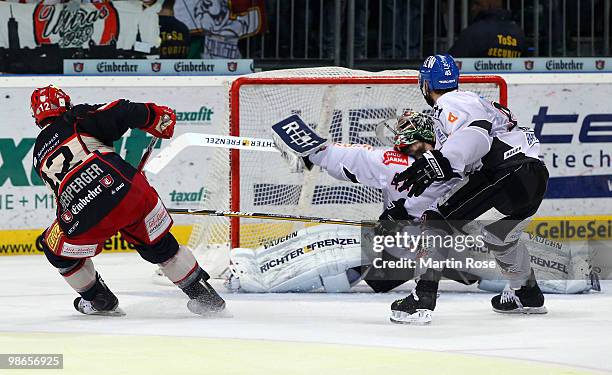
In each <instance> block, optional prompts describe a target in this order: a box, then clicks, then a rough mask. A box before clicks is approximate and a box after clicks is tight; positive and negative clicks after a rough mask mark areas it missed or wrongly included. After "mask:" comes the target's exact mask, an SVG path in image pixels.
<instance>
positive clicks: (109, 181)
mask: <svg viewBox="0 0 612 375" xmlns="http://www.w3.org/2000/svg"><path fill="white" fill-rule="evenodd" d="M114 182H115V180H113V177H112V176H111V175H110V174H107V175H106V176H104V177H102V179H101V180H100V183H101V184H102V186H104V187H105V188H109V187H111V186H112V185H113V183H114Z"/></svg>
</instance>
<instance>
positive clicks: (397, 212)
mask: <svg viewBox="0 0 612 375" xmlns="http://www.w3.org/2000/svg"><path fill="white" fill-rule="evenodd" d="M404 203H406V199H404V198H402V199H398V200H396V201H393V202H391V204H389V206H388V207H387V208H386V209H385V210H384V211H383V213H382V214H380V216H379V217H378V223H377V224H376V227H375V228H374V233H376V234H377V235H382V236H386V235H391V234H395V233H396V232H398V231H399V230H400V229H401V226H402V223H401V222H402V221H406V220H413V219H414V218H413V217H412V216H410V215H409V214H408V211H406V207H404Z"/></svg>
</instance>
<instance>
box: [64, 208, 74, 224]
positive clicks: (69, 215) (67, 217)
mask: <svg viewBox="0 0 612 375" xmlns="http://www.w3.org/2000/svg"><path fill="white" fill-rule="evenodd" d="M73 218H74V217H73V216H72V212H70V211H66V212H64V213H63V214H62V221H63V222H64V223H69V222H71V221H72V219H73Z"/></svg>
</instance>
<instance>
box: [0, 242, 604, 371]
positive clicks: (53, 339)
mask: <svg viewBox="0 0 612 375" xmlns="http://www.w3.org/2000/svg"><path fill="white" fill-rule="evenodd" d="M94 262H95V264H96V266H97V268H98V270H99V272H100V273H101V274H102V276H103V278H104V279H105V281H106V282H107V284H108V285H109V286H110V288H111V289H112V290H113V291H114V292H115V294H117V296H118V297H119V300H120V306H122V308H123V309H124V310H125V311H126V313H127V316H125V317H119V318H117V317H114V318H109V317H89V316H83V315H81V314H79V313H77V312H76V311H75V310H74V308H73V307H72V300H73V299H74V298H75V297H76V294H75V293H74V292H73V291H72V290H71V289H70V288H69V287H68V285H67V284H65V282H64V281H63V280H62V279H61V277H60V276H59V275H58V274H57V272H56V271H55V270H54V269H53V268H52V267H51V266H50V265H49V264H48V263H47V261H46V260H45V259H44V257H42V256H21V257H3V258H2V259H1V260H0V285H1V286H2V287H1V289H0V332H1V333H0V353H63V354H64V370H45V371H42V370H19V371H14V370H0V373H1V374H4V373H7V374H24V373H30V372H29V371H31V373H35V374H41V375H42V374H46V373H62V374H68V373H70V374H109V375H111V374H113V375H114V374H164V375H171V374H213V375H216V374H219V375H224V374H276V373H282V374H316V375H321V374H328V373H329V374H332V373H333V374H362V373H364V374H365V373H368V374H381V375H382V374H385V375H386V374H389V375H395V374H444V373H448V374H460V373H467V372H469V373H471V374H478V373H491V374H504V373H508V374H510V373H512V374H515V375H516V374H531V373H534V374H544V373H555V374H556V373H562V374H569V373H572V374H573V373H593V372H595V373H598V372H612V294H610V292H609V290H612V289H610V288H612V284H610V283H604V285H603V287H604V292H603V293H591V294H587V295H577V296H565V295H547V307H548V310H549V313H548V314H547V315H543V316H506V315H500V314H496V313H493V312H492V311H491V308H490V304H489V299H490V298H491V296H492V294H490V293H484V292H476V291H475V290H474V289H472V288H467V287H466V288H455V287H453V289H454V291H448V292H443V293H442V295H441V297H440V298H439V300H438V307H437V309H436V312H435V315H434V321H433V323H432V324H431V325H430V326H424V327H419V326H406V325H394V324H391V323H389V321H388V311H389V305H390V303H391V302H392V301H393V300H395V299H397V298H401V297H403V295H404V294H405V292H406V290H407V289H410V288H411V287H412V285H413V284H410V285H407V286H406V287H405V288H403V290H402V292H401V293H390V294H384V295H375V294H373V293H365V291H366V290H367V289H366V288H365V287H364V288H361V289H358V290H362V291H364V293H350V294H341V295H339V294H322V293H312V294H282V295H281V294H278V295H262V294H259V295H246V294H230V293H225V292H223V293H222V294H223V297H224V298H225V299H226V300H227V303H228V307H229V310H230V312H231V313H232V314H233V317H232V318H215V319H211V318H201V317H198V316H194V315H192V314H191V313H189V312H188V311H187V309H186V307H185V304H186V302H187V299H186V297H185V296H184V295H183V293H182V292H180V291H179V290H178V289H175V288H173V287H169V286H161V285H155V284H153V283H152V282H151V274H152V272H153V266H152V265H150V264H148V263H146V262H145V261H143V260H141V259H140V258H139V257H138V255H136V254H109V255H104V254H103V255H100V256H98V257H96V258H95V260H94ZM214 285H215V286H216V287H217V289H218V290H222V291H223V287H222V284H221V283H220V282H215V283H214ZM458 289H463V290H462V291H457V290H458ZM606 289H608V290H606ZM466 291H471V292H469V293H468V292H466ZM3 371H4V372H3ZM41 371H42V372H41Z"/></svg>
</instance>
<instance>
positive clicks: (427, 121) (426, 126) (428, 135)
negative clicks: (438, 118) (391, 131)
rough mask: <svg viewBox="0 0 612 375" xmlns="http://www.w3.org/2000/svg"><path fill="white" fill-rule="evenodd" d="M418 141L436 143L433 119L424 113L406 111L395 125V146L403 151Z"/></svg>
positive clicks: (397, 149) (433, 144)
mask: <svg viewBox="0 0 612 375" xmlns="http://www.w3.org/2000/svg"><path fill="white" fill-rule="evenodd" d="M418 141H422V142H426V143H429V144H430V145H432V146H435V145H436V135H435V133H434V123H433V119H432V118H431V117H430V116H428V115H426V114H424V113H420V112H412V111H406V112H404V114H402V115H401V116H400V117H399V118H398V119H397V123H396V125H395V139H394V148H395V150H396V151H400V152H401V151H404V149H405V148H406V147H408V146H409V145H411V144H413V143H415V142H418Z"/></svg>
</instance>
